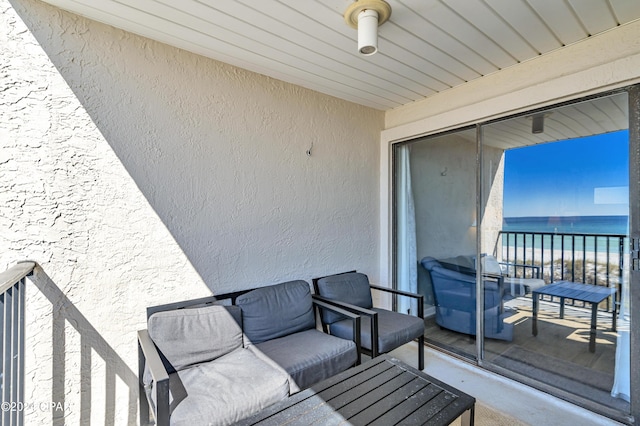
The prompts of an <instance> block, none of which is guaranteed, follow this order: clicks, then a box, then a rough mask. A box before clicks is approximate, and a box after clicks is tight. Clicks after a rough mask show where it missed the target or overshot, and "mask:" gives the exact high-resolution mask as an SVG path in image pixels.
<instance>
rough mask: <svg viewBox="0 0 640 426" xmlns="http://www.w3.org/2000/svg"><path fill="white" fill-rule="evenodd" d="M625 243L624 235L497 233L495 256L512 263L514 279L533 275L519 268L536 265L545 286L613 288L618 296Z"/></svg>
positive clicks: (526, 268) (621, 279)
mask: <svg viewBox="0 0 640 426" xmlns="http://www.w3.org/2000/svg"><path fill="white" fill-rule="evenodd" d="M627 240H628V238H627V236H626V235H623V234H586V233H554V232H527V231H500V232H499V234H498V238H497V240H496V245H495V248H494V256H495V257H496V258H497V259H499V260H500V261H501V262H505V263H509V264H515V265H516V266H514V267H512V268H511V269H510V271H509V272H510V274H512V275H513V276H516V277H531V274H532V273H533V268H530V267H525V266H518V265H526V266H538V267H539V268H540V278H542V279H544V280H545V282H546V283H547V284H549V283H552V282H555V281H562V280H566V281H572V282H578V283H584V284H592V285H601V286H606V287H615V288H617V290H618V294H621V290H622V282H623V273H624V266H625V265H624V259H625V253H626V252H628V247H627V246H628V244H627ZM607 309H608V307H607Z"/></svg>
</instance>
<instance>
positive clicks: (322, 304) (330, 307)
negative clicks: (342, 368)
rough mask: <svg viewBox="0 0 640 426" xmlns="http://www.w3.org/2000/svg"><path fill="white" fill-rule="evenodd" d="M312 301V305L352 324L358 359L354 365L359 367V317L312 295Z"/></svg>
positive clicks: (360, 347)
mask: <svg viewBox="0 0 640 426" xmlns="http://www.w3.org/2000/svg"><path fill="white" fill-rule="evenodd" d="M312 299H313V304H314V305H316V306H318V307H320V308H323V309H328V310H330V311H333V312H335V313H338V314H340V315H344V316H345V317H347V318H349V319H350V320H351V321H352V322H353V338H352V340H353V342H354V343H355V344H356V350H357V351H358V359H357V360H356V365H360V352H361V350H362V345H361V343H360V315H357V314H355V313H353V312H351V311H349V310H347V309H343V308H341V307H339V306H336V305H334V304H332V303H328V299H323V298H321V297H320V296H316V295H312Z"/></svg>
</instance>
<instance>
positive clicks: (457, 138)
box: [393, 129, 477, 358]
mask: <svg viewBox="0 0 640 426" xmlns="http://www.w3.org/2000/svg"><path fill="white" fill-rule="evenodd" d="M393 154H394V185H393V188H394V204H395V207H394V212H395V213H394V221H395V223H394V229H395V238H394V242H395V244H394V256H395V262H394V264H395V271H394V272H395V281H396V282H395V286H396V288H398V289H401V290H407V291H417V292H419V293H421V294H423V295H424V300H425V317H427V320H426V326H427V327H426V332H425V337H426V340H427V342H429V343H431V344H435V345H438V346H439V347H441V348H443V349H445V350H448V351H451V352H455V353H457V354H461V355H464V356H467V357H472V358H473V357H475V354H476V346H475V345H476V343H475V334H476V331H475V329H476V315H475V311H476V308H475V304H476V301H475V280H476V278H475V270H474V260H473V259H474V256H475V252H476V170H477V167H476V158H477V157H476V131H475V129H468V130H462V131H457V132H454V133H449V134H445V135H439V136H435V137H428V138H423V139H419V140H415V141H412V142H410V143H403V144H397V145H395V146H394V150H393ZM410 309H412V307H411V306H405V305H399V306H398V310H399V311H401V312H406V311H407V310H410Z"/></svg>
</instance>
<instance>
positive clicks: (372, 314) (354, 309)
mask: <svg viewBox="0 0 640 426" xmlns="http://www.w3.org/2000/svg"><path fill="white" fill-rule="evenodd" d="M313 299H314V300H316V301H320V302H324V303H327V304H329V305H332V306H334V307H338V308H342V309H344V310H345V311H348V312H351V313H354V314H358V315H363V316H367V317H369V318H371V322H370V326H371V329H370V333H371V346H372V348H371V350H372V351H373V350H374V347H375V352H373V353H377V351H378V348H377V346H378V313H377V312H376V311H372V310H371V309H366V308H362V307H360V306H357V305H352V304H351V303H346V302H341V301H339V300H333V299H327V298H326V297H322V296H319V295H317V294H314V295H313Z"/></svg>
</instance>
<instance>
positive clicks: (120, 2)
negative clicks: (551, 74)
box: [45, 0, 640, 110]
mask: <svg viewBox="0 0 640 426" xmlns="http://www.w3.org/2000/svg"><path fill="white" fill-rule="evenodd" d="M45 1H46V2H47V3H50V4H53V5H56V6H58V7H60V8H63V9H66V10H69V11H71V12H74V13H77V14H79V15H83V16H86V17H88V18H91V19H94V20H97V21H100V22H104V23H107V24H110V25H112V26H114V27H118V28H122V29H124V30H127V31H130V32H133V33H136V34H140V35H143V36H145V37H149V38H152V39H155V40H158V41H161V42H164V43H167V44H170V45H173V46H176V47H180V48H183V49H186V50H189V51H192V52H195V53H198V54H201V55H204V56H208V57H211V58H214V59H217V60H220V61H223V62H226V63H229V64H232V65H236V66H239V67H242V68H245V69H248V70H251V71H255V72H259V73H261V74H265V75H268V76H271V77H274V78H277V79H280V80H284V81H287V82H290V83H294V84H297V85H300V86H304V87H307V88H310V89H313V90H316V91H319V92H322V93H326V94H329V95H332V96H335V97H338V98H341V99H345V100H348V101H352V102H356V103H359V104H362V105H366V106H369V107H373V108H376V109H380V110H388V109H391V108H395V107H398V106H401V105H405V104H408V103H411V102H413V101H416V100H420V99H423V98H425V97H428V96H430V95H432V94H434V93H437V92H441V91H443V90H446V89H449V88H451V87H454V86H457V85H460V84H464V83H465V82H467V81H470V80H473V79H476V78H479V77H481V76H483V75H487V74H490V73H493V72H496V71H498V70H500V69H503V68H505V67H509V66H512V65H514V64H517V63H519V62H522V61H526V60H528V59H531V58H534V57H536V56H538V55H541V54H545V53H548V52H550V51H553V50H556V49H561V48H562V47H563V46H566V45H568V44H572V43H576V42H578V41H580V40H583V39H585V38H587V37H589V36H592V35H594V34H598V33H601V32H603V31H606V30H609V29H611V28H614V27H616V26H618V25H621V24H624V23H627V22H630V21H633V20H636V19H639V18H640V0H387V1H388V3H389V4H390V5H391V7H392V14H391V18H390V19H389V21H388V22H387V23H385V24H384V25H382V26H381V27H380V39H379V52H378V53H377V54H375V55H373V56H362V55H359V54H358V53H357V48H356V39H357V37H356V30H354V29H352V28H350V27H349V26H347V24H346V23H345V22H344V20H343V17H342V14H343V12H344V11H345V10H346V9H347V7H348V6H349V5H350V4H351V3H352V1H351V0H180V1H176V0H45Z"/></svg>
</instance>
